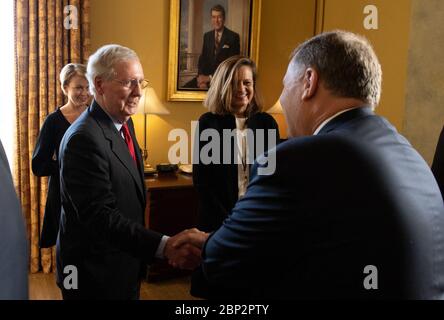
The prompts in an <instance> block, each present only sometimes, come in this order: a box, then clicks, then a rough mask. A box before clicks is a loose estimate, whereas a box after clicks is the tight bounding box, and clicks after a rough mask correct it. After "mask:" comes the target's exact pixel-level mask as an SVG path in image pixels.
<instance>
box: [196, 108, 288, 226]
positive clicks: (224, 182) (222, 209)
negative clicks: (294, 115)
mask: <svg viewBox="0 0 444 320" xmlns="http://www.w3.org/2000/svg"><path fill="white" fill-rule="evenodd" d="M247 128H249V129H252V130H253V135H254V138H255V141H256V130H257V129H264V130H268V129H272V130H275V132H276V140H275V141H273V143H272V146H276V145H277V144H278V142H279V129H278V125H277V123H276V121H275V120H274V119H273V117H272V116H270V115H269V114H268V113H263V112H261V113H256V114H254V115H253V116H251V117H249V119H248V120H247ZM206 129H214V130H216V131H217V132H218V134H219V136H220V137H221V146H222V142H223V141H222V137H223V130H224V129H229V130H234V129H236V120H235V118H234V116H233V115H223V116H222V115H216V114H213V113H211V112H207V113H205V114H203V115H202V116H201V117H200V119H199V130H198V131H197V134H198V135H197V136H196V137H195V139H196V140H195V146H196V149H197V150H199V154H200V152H201V151H202V148H204V147H205V146H206V145H207V144H208V143H209V142H200V141H198V138H199V137H200V135H201V133H202V131H204V130H206ZM264 138H265V141H264V146H263V150H262V151H259V150H258V151H257V150H256V143H255V148H254V149H253V150H251V151H252V153H251V154H252V155H258V156H259V155H261V153H262V152H263V151H267V150H268V149H269V148H270V144H269V142H268V134H267V131H265V134H264ZM219 151H220V159H219V162H220V164H203V163H202V162H200V161H199V163H197V164H194V165H193V184H194V186H195V188H196V190H197V193H198V195H199V225H198V228H199V229H201V230H203V231H207V232H208V231H214V230H216V229H217V228H219V227H220V226H221V225H222V222H223V221H224V219H225V218H226V217H227V216H228V214H229V213H230V212H231V209H233V207H234V205H235V204H236V202H237V200H238V193H239V188H238V172H237V170H238V165H237V164H234V154H235V153H234V139H231V148H230V152H231V162H230V163H231V164H222V162H223V159H224V152H223V151H224V150H223V148H220V150H219ZM259 152H260V153H259ZM258 153H259V154H258ZM249 167H250V166H249Z"/></svg>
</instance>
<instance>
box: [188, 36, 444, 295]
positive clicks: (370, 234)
mask: <svg viewBox="0 0 444 320" xmlns="http://www.w3.org/2000/svg"><path fill="white" fill-rule="evenodd" d="M381 79H382V72H381V67H380V64H379V62H378V59H377V57H376V55H375V53H374V51H373V49H372V47H371V46H370V44H369V43H368V42H367V40H365V39H364V38H362V37H360V36H358V35H355V34H353V33H350V32H343V31H334V32H328V33H323V34H320V35H318V36H316V37H314V38H312V39H310V40H308V41H306V42H304V43H303V44H301V45H300V46H299V47H298V48H297V49H296V50H295V52H294V54H293V56H292V59H291V62H290V64H289V66H288V70H287V73H286V75H285V78H284V81H283V83H284V89H283V92H282V95H281V98H280V101H281V104H282V106H283V109H284V114H285V117H286V121H287V123H288V131H289V136H290V139H289V140H288V141H287V142H285V143H281V144H280V145H279V146H277V148H276V149H275V151H274V152H275V156H276V170H275V172H274V173H273V174H271V175H261V174H260V169H261V168H260V166H259V165H258V164H257V163H256V164H255V165H254V166H253V168H252V173H251V176H252V178H251V180H250V184H249V186H248V189H247V192H246V194H245V196H244V197H243V198H242V199H241V200H240V201H239V202H238V203H237V204H236V206H235V207H234V209H233V211H232V214H231V215H230V217H229V218H228V219H227V220H225V222H224V224H223V226H222V227H221V228H220V229H219V230H217V231H216V232H214V233H213V234H211V235H210V237H209V238H208V240H207V242H206V243H205V245H204V247H203V251H202V254H203V263H202V266H201V273H200V275H199V276H197V277H196V279H195V280H196V281H195V282H194V286H193V288H192V293H194V294H196V295H203V296H206V297H228V296H230V297H233V296H239V297H244V298H245V297H246V298H283V299H293V298H308V299H318V298H333V299H336V298H356V299H386V298H398V299H443V298H444V233H443V230H444V207H443V201H442V198H441V195H440V191H439V188H438V186H437V183H436V181H435V179H434V178H433V175H432V173H431V171H430V169H429V167H428V165H427V164H426V162H425V161H424V160H423V159H422V157H421V156H420V155H419V154H418V153H417V152H416V151H415V149H414V148H413V147H412V146H411V145H410V143H409V142H408V141H407V140H406V139H405V138H404V137H403V136H401V135H400V134H399V133H398V132H397V131H396V129H395V128H394V127H393V126H392V125H391V124H390V123H389V122H388V121H387V120H386V119H384V118H382V117H380V116H377V115H376V114H375V113H374V111H373V110H374V108H375V107H376V106H377V105H378V103H379V99H380V92H381ZM270 156H271V155H270V154H269V155H268V157H270ZM258 163H260V161H259V160H258Z"/></svg>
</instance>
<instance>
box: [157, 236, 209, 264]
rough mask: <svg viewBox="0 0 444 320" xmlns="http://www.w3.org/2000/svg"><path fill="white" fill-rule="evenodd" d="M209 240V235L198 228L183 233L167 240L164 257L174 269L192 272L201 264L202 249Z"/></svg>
mask: <svg viewBox="0 0 444 320" xmlns="http://www.w3.org/2000/svg"><path fill="white" fill-rule="evenodd" d="M207 238H208V234H207V233H205V232H202V231H199V230H198V229H196V228H193V229H189V230H185V231H182V232H180V233H178V234H176V235H175V236H173V237H171V238H169V239H168V240H167V243H166V245H165V249H164V256H165V257H166V258H167V259H168V263H169V264H170V265H172V266H173V267H175V268H180V269H189V270H192V269H194V268H196V267H197V266H198V265H199V264H200V263H201V260H202V259H201V249H202V246H203V244H204V243H205V241H206V240H207Z"/></svg>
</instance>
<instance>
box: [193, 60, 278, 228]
mask: <svg viewBox="0 0 444 320" xmlns="http://www.w3.org/2000/svg"><path fill="white" fill-rule="evenodd" d="M256 77H257V73H256V66H255V63H254V62H253V61H252V60H250V59H249V58H247V57H243V56H234V57H231V58H228V59H227V60H225V61H224V62H222V63H221V64H220V65H219V67H218V68H217V70H216V72H215V74H214V77H213V79H212V82H211V87H210V89H209V90H208V94H207V98H206V99H205V101H204V105H205V106H206V107H207V108H208V109H209V111H210V112H208V113H205V114H203V115H202V116H201V117H200V119H199V127H198V130H197V131H196V132H197V135H196V137H195V146H196V147H197V148H198V150H199V159H198V160H199V161H196V160H194V163H195V164H194V165H193V183H194V186H195V188H196V189H197V192H198V195H199V225H198V228H199V229H200V230H203V231H206V232H210V231H214V230H216V229H218V228H219V227H220V226H221V225H222V223H223V221H224V219H225V218H226V217H227V216H228V215H229V214H230V212H231V209H232V208H233V207H234V205H235V203H236V202H237V201H238V200H239V199H240V198H242V196H243V195H244V193H245V191H246V188H247V185H248V182H249V169H250V165H251V164H252V162H253V160H254V159H255V158H256V157H257V156H259V155H260V154H261V153H262V152H264V151H267V150H268V149H270V148H272V147H274V146H275V145H276V144H277V143H278V141H279V130H278V125H277V123H276V121H275V120H274V119H273V117H272V116H270V115H269V114H268V113H264V112H261V111H262V104H261V101H260V98H259V94H258V90H257V86H256ZM207 129H211V130H207ZM227 129H229V130H227ZM234 129H237V130H236V131H233V130H234ZM258 129H263V130H264V131H263V132H264V134H262V133H260V131H258ZM214 130H215V131H214ZM224 131H225V135H226V137H225V140H224V138H223V136H224ZM212 132H213V133H214V132H217V133H218V135H219V141H216V140H217V139H216V140H215V141H213V140H211V139H206V138H205V134H206V133H208V134H209V135H212ZM228 132H232V133H233V134H232V135H231V136H227V133H228ZM202 133H203V135H202ZM250 133H252V135H253V137H254V139H251V138H250V137H249V134H250ZM258 133H259V134H258ZM227 137H228V138H227ZM262 137H263V138H262ZM199 138H200V139H199ZM199 140H202V141H199ZM207 140H210V141H207ZM217 142H219V143H217ZM214 143H216V144H217V149H218V150H217V151H218V152H216V151H215V150H213V152H211V151H210V152H209V151H208V150H209V149H211V146H212V145H214ZM217 153H219V154H217ZM208 157H209V158H211V159H205V158H208ZM224 159H225V160H224ZM236 160H237V161H236ZM196 162H197V163H196Z"/></svg>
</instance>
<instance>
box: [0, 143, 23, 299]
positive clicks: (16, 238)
mask: <svg viewBox="0 0 444 320" xmlns="http://www.w3.org/2000/svg"><path fill="white" fill-rule="evenodd" d="M22 299H28V245H27V243H26V233H25V226H24V221H23V217H22V213H21V209H20V204H19V201H18V199H17V195H16V193H15V189H14V184H13V182H12V176H11V171H10V170H9V164H8V159H7V158H6V154H5V150H4V149H3V145H2V142H1V141H0V300H22Z"/></svg>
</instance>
